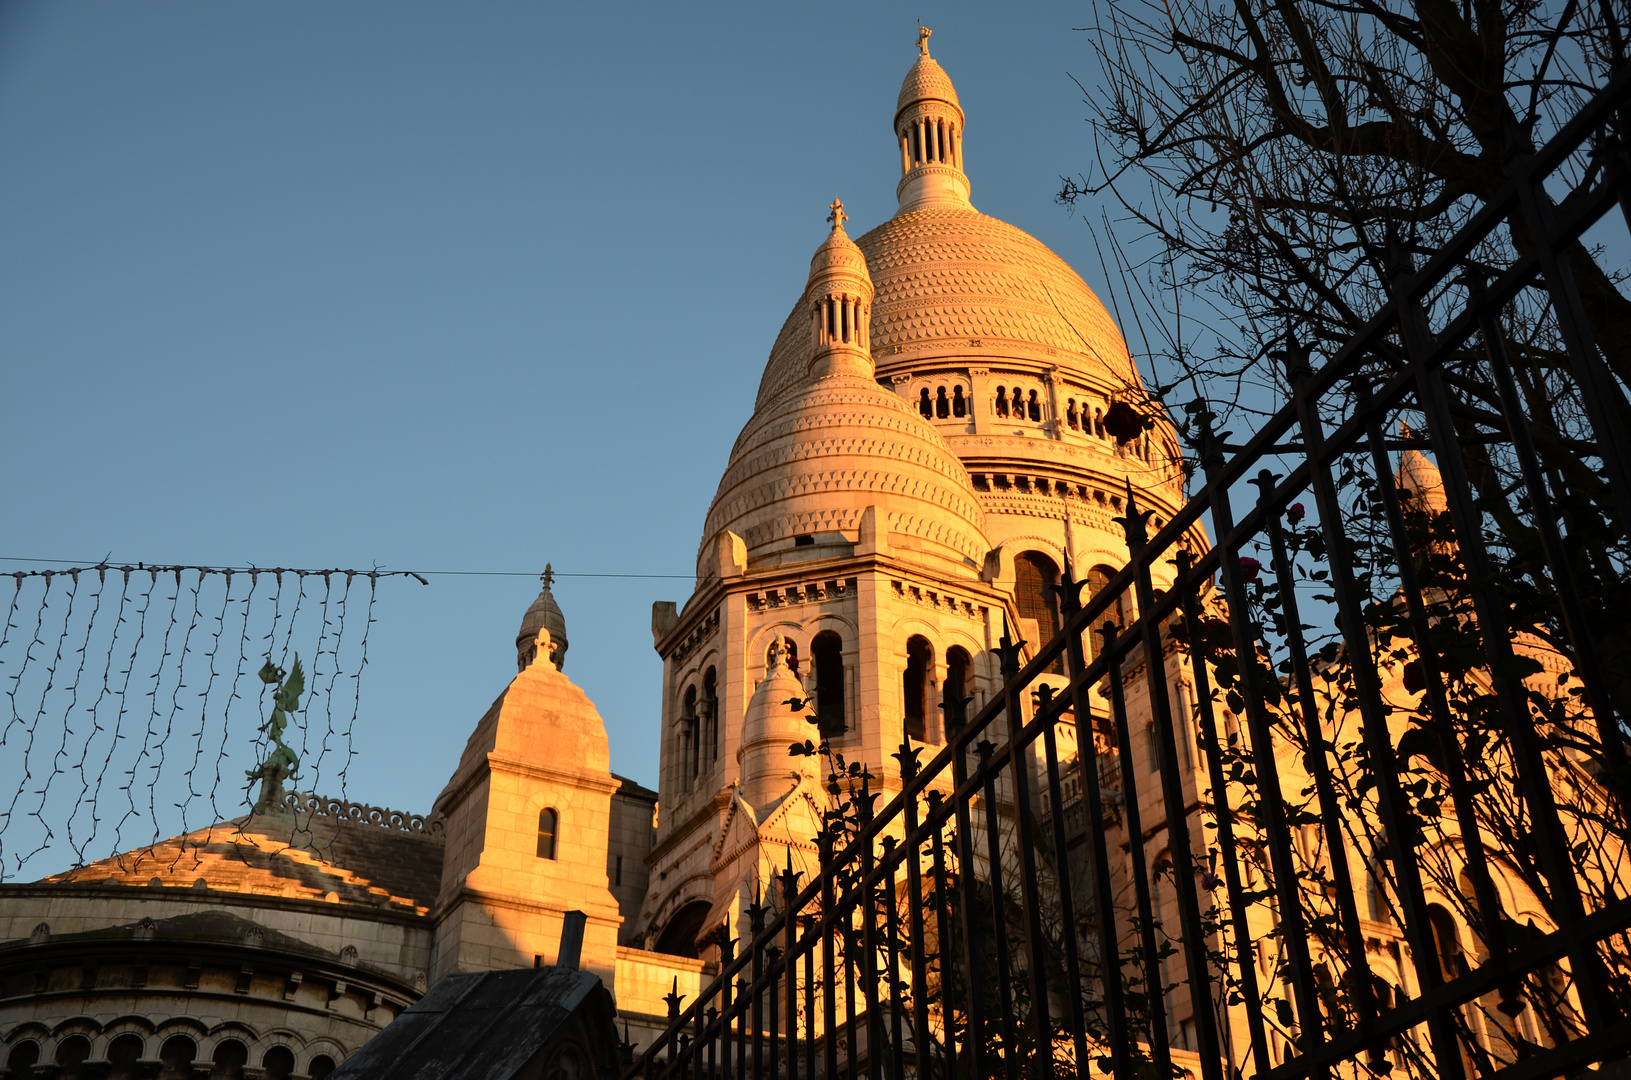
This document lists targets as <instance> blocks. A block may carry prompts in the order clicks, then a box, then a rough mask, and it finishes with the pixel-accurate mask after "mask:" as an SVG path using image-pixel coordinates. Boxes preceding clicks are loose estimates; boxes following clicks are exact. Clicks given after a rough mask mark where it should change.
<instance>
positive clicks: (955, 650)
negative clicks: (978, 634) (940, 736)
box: [942, 645, 972, 727]
mask: <svg viewBox="0 0 1631 1080" xmlns="http://www.w3.org/2000/svg"><path fill="white" fill-rule="evenodd" d="M971 663H972V662H971V660H970V659H969V655H968V650H967V649H964V648H963V647H962V646H960V645H953V646H952V647H951V648H949V649H947V650H946V686H945V690H944V693H945V696H946V697H947V698H948V699H949V700H950V701H951V702H952V703H953V704H952V707H951V708H950V709H948V710H947V712H946V715H945V716H943V717H942V719H943V720H945V721H946V724H947V726H948V727H950V726H951V725H952V724H956V723H959V722H960V721H966V720H967V719H968V717H967V714H966V709H967V706H966V705H964V704H963V699H964V698H966V697H968V696H969V694H970V693H971V691H970V689H969V669H970V666H971ZM959 710H962V711H959Z"/></svg>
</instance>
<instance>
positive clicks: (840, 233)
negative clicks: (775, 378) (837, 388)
mask: <svg viewBox="0 0 1631 1080" xmlns="http://www.w3.org/2000/svg"><path fill="white" fill-rule="evenodd" d="M828 209H829V210H830V211H831V213H829V214H828V215H827V220H828V221H830V222H832V232H830V233H829V234H828V235H827V239H826V240H824V241H822V244H821V246H820V247H818V248H816V252H815V255H814V256H813V257H812V258H811V259H810V279H809V282H808V284H806V285H805V287H804V304H805V307H806V309H807V310H808V311H809V313H810V333H811V335H812V342H813V344H814V349H813V350H812V351H811V355H810V375H811V376H812V377H814V378H818V379H820V378H826V377H827V376H829V375H859V376H861V377H862V378H865V379H870V378H872V344H871V331H870V325H871V319H872V276H871V275H870V274H868V273H867V268H866V256H865V255H863V254H861V249H860V248H858V247H856V246H855V241H853V240H851V239H850V238H849V235H848V234H847V233H845V232H844V222H845V221H847V220H849V215H848V214H846V213H844V204H843V203H842V202H840V201H839V200H838V199H834V200H833V201H832V205H831V206H829V207H828Z"/></svg>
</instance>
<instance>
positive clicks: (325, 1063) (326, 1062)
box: [306, 1054, 334, 1080]
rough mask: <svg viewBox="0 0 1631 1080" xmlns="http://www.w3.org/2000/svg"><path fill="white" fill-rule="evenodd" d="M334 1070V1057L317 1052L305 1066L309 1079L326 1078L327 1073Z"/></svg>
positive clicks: (322, 1079)
mask: <svg viewBox="0 0 1631 1080" xmlns="http://www.w3.org/2000/svg"><path fill="white" fill-rule="evenodd" d="M333 1071H334V1059H333V1058H331V1057H329V1056H328V1055H327V1054H318V1055H317V1056H316V1057H314V1058H312V1059H311V1064H310V1065H307V1066H306V1075H307V1076H309V1077H311V1080H328V1074H329V1073H331V1072H333Z"/></svg>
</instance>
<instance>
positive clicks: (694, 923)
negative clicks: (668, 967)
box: [656, 900, 713, 960]
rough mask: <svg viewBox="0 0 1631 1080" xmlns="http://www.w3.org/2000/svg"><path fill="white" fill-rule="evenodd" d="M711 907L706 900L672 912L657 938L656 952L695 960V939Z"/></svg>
mask: <svg viewBox="0 0 1631 1080" xmlns="http://www.w3.org/2000/svg"><path fill="white" fill-rule="evenodd" d="M712 907H713V905H712V904H710V903H709V902H708V901H706V900H695V901H692V902H691V903H689V904H686V905H685V906H684V907H682V908H680V909H679V910H678V911H676V912H674V914H673V915H671V916H669V919H668V925H666V926H664V927H663V932H662V933H661V934H659V935H658V936H657V946H656V951H657V952H660V953H667V954H668V955H669V956H688V957H690V958H691V959H693V960H695V959H696V957H697V937H698V935H700V934H701V933H702V926H703V924H704V923H706V922H707V921H708V912H709V910H710V909H711V908H712Z"/></svg>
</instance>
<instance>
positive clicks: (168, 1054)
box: [159, 1035, 198, 1080]
mask: <svg viewBox="0 0 1631 1080" xmlns="http://www.w3.org/2000/svg"><path fill="white" fill-rule="evenodd" d="M196 1057H198V1044H197V1043H195V1042H193V1041H192V1039H190V1038H188V1037H187V1036H185V1035H172V1036H170V1037H169V1038H168V1039H165V1040H164V1045H163V1046H162V1047H160V1048H159V1061H160V1063H161V1064H160V1068H159V1080H192V1075H193V1059H194V1058H196Z"/></svg>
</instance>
